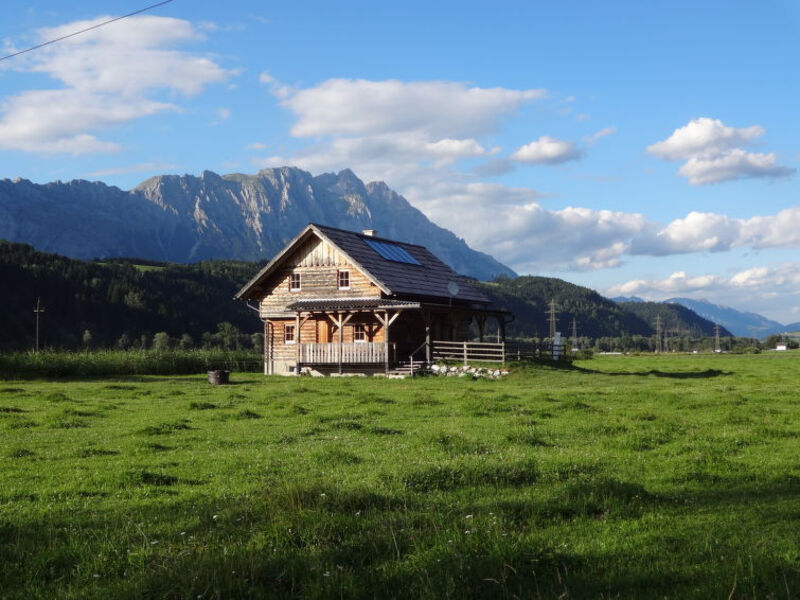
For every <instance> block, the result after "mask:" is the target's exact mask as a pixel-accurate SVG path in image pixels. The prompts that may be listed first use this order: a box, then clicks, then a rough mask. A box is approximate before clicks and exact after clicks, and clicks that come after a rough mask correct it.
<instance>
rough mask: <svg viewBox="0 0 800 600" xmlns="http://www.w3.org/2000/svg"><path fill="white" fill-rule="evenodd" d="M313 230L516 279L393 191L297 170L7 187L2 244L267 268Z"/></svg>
mask: <svg viewBox="0 0 800 600" xmlns="http://www.w3.org/2000/svg"><path fill="white" fill-rule="evenodd" d="M309 222H314V223H320V224H323V225H329V226H333V227H340V228H342V229H350V230H360V229H377V230H378V231H379V233H380V235H381V236H384V237H387V238H394V239H401V240H403V241H406V242H411V243H418V244H422V245H425V246H426V247H427V248H428V249H430V250H431V251H432V252H433V253H434V254H435V255H437V256H438V257H440V258H441V259H442V260H443V261H445V262H446V263H447V264H449V265H450V266H451V267H452V268H453V269H455V270H456V271H457V272H459V273H462V274H464V275H468V276H471V277H474V278H476V279H480V280H492V279H494V278H495V277H496V276H498V275H508V276H514V275H515V273H514V272H513V271H512V270H511V269H510V268H508V267H507V266H505V265H503V264H501V263H500V262H498V261H497V260H495V259H494V258H492V257H491V256H489V255H488V254H484V253H482V252H478V251H476V250H473V249H472V248H470V247H469V246H468V245H467V244H466V242H465V241H464V240H463V239H461V238H459V237H457V236H456V235H455V234H453V233H452V232H451V231H448V230H447V229H444V228H442V227H439V226H437V225H435V224H434V223H432V222H431V221H430V220H428V218H427V217H425V215H424V214H423V213H422V212H421V211H419V210H417V209H416V208H414V207H413V206H412V205H411V204H410V203H409V202H408V201H407V200H406V199H405V198H404V197H403V196H401V195H399V194H397V193H396V192H394V191H392V190H391V189H390V188H389V187H388V186H387V185H386V184H385V183H383V182H372V183H367V184H365V183H364V182H363V181H361V180H360V179H359V178H358V177H356V175H355V174H354V173H353V172H352V171H350V170H349V169H345V170H343V171H340V172H339V173H336V174H334V173H325V174H322V175H318V176H313V175H311V174H310V173H308V172H306V171H303V170H301V169H298V168H295V167H282V168H278V169H264V170H262V171H259V172H258V173H257V174H256V175H242V174H231V175H223V176H220V175H217V174H216V173H213V172H211V171H204V172H203V173H202V174H201V175H200V176H199V177H196V176H192V175H183V176H178V175H162V176H158V177H152V178H150V179H148V180H146V181H144V182H142V183H141V184H140V185H138V186H136V187H135V188H134V189H132V190H130V191H124V190H121V189H119V188H117V187H113V186H108V185H106V184H104V183H101V182H89V181H83V180H75V181H70V182H67V183H63V182H60V181H57V182H53V183H48V184H43V185H42V184H36V183H32V182H30V181H28V180H25V179H17V180H14V181H12V180H9V179H4V180H0V239H5V240H8V241H12V242H21V243H27V244H31V245H33V246H34V247H35V248H36V249H37V250H42V251H45V252H54V253H57V254H60V255H63V256H67V257H71V258H81V259H92V258H111V257H137V258H142V259H149V260H158V261H167V262H172V263H191V262H197V261H202V260H209V259H234V260H243V261H261V260H264V259H267V258H270V257H271V256H273V255H274V254H276V253H277V252H278V251H279V250H280V249H282V248H283V247H284V246H285V244H286V243H287V242H288V241H289V240H291V239H292V238H293V237H294V236H295V235H296V234H297V233H299V232H300V231H301V230H302V229H303V227H305V226H306V225H307V224H308V223H309Z"/></svg>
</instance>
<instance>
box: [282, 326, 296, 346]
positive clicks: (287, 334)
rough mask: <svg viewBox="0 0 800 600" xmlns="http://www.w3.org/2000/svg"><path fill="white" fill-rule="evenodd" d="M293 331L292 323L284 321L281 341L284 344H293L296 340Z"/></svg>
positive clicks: (294, 330)
mask: <svg viewBox="0 0 800 600" xmlns="http://www.w3.org/2000/svg"><path fill="white" fill-rule="evenodd" d="M295 333H296V329H295V325H294V323H291V324H289V323H286V325H284V326H283V342H284V343H285V344H294V343H295V341H296V338H295Z"/></svg>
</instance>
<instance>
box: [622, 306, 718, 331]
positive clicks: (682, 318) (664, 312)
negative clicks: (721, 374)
mask: <svg viewBox="0 0 800 600" xmlns="http://www.w3.org/2000/svg"><path fill="white" fill-rule="evenodd" d="M619 305H620V307H622V308H623V310H625V311H627V312H629V313H633V314H635V315H636V316H638V317H639V318H640V319H642V321H644V322H646V323H648V324H649V325H650V326H651V327H652V328H655V326H656V319H657V318H658V317H659V316H660V317H661V330H662V331H663V332H664V334H665V335H689V336H692V337H703V336H712V335H714V323H712V322H711V321H709V320H708V319H704V318H703V317H701V316H700V315H698V314H697V313H696V312H694V311H692V310H691V309H689V308H686V307H685V306H683V305H681V304H673V303H665V302H620V303H619ZM719 334H720V336H723V337H728V336H731V335H733V334H731V332H730V331H728V330H727V329H725V328H724V327H720V331H719Z"/></svg>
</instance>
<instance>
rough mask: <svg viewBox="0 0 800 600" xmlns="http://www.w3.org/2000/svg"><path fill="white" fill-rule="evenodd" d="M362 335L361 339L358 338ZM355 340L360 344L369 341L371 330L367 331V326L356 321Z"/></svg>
mask: <svg viewBox="0 0 800 600" xmlns="http://www.w3.org/2000/svg"><path fill="white" fill-rule="evenodd" d="M359 335H362V336H363V337H362V338H361V339H358V337H357V336H359ZM353 341H354V342H356V343H358V344H363V343H364V342H367V341H369V332H368V331H367V326H366V325H363V324H361V323H355V324H354V325H353Z"/></svg>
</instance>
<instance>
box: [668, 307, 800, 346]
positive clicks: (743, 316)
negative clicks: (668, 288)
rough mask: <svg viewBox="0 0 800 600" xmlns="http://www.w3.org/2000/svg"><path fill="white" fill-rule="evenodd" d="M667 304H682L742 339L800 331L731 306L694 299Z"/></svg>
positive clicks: (797, 327)
mask: <svg viewBox="0 0 800 600" xmlns="http://www.w3.org/2000/svg"><path fill="white" fill-rule="evenodd" d="M664 302H666V303H672V304H680V305H681V306H685V307H686V308H690V309H691V310H693V311H694V312H696V313H697V314H698V315H700V316H701V317H703V318H705V319H708V320H709V321H713V322H714V323H719V324H720V325H722V326H724V327H725V328H726V329H727V330H728V331H730V332H732V333H733V334H734V335H736V336H740V337H757V338H763V337H766V336H768V335H772V334H774V333H782V332H784V331H792V330H794V329H800V324H798V323H792V324H791V325H782V324H781V323H778V322H777V321H773V320H771V319H767V318H766V317H763V316H761V315H759V314H756V313H752V312H743V311H740V310H736V309H735V308H730V307H729V306H721V305H719V304H713V303H711V302H708V301H707V300H694V299H692V298H670V299H669V300H665V301H664Z"/></svg>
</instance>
